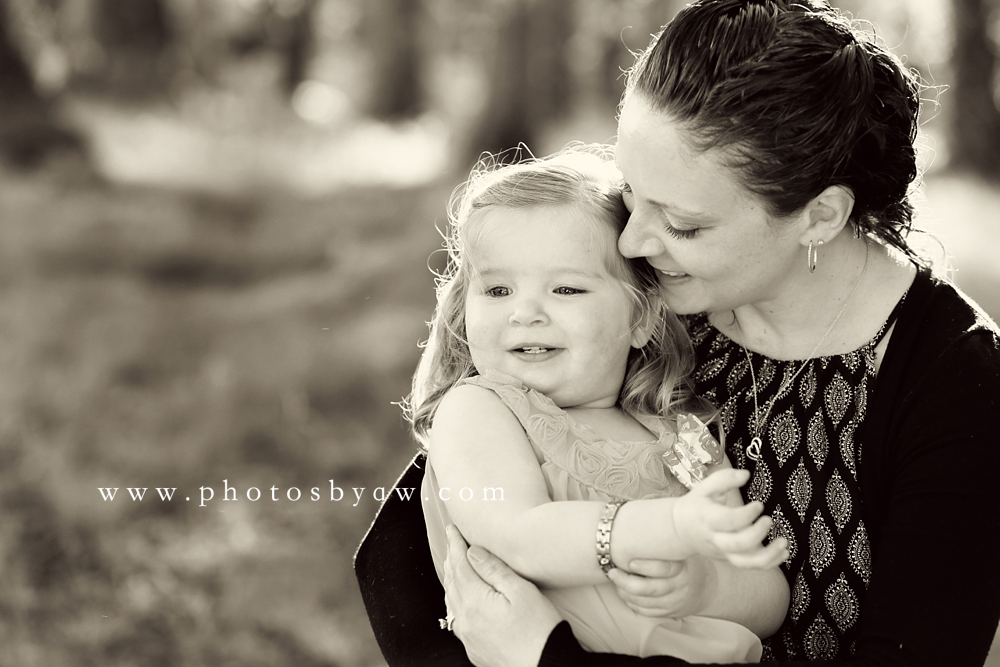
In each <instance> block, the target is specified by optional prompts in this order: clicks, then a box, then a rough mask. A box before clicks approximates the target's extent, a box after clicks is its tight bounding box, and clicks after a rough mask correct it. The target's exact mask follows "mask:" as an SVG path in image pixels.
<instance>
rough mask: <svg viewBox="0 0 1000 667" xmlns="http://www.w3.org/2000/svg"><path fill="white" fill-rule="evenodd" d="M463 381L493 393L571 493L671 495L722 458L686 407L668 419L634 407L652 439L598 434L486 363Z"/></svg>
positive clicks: (552, 477)
mask: <svg viewBox="0 0 1000 667" xmlns="http://www.w3.org/2000/svg"><path fill="white" fill-rule="evenodd" d="M463 383H465V384H473V385H476V386H478V387H482V388H484V389H489V390H491V391H493V392H494V393H496V395H497V397H498V398H500V400H501V401H502V402H503V403H504V405H506V406H507V407H508V408H509V409H510V411H511V412H513V413H514V415H515V416H516V417H517V419H518V421H520V423H521V426H522V427H524V430H525V433H526V434H527V436H528V440H529V441H530V442H531V444H532V446H533V447H534V448H535V449H536V450H537V452H538V453H539V454H540V455H541V460H540V464H541V465H542V469H543V471H546V474H547V477H548V479H549V482H550V486H558V487H560V488H561V487H563V486H564V485H567V484H568V485H569V486H570V487H575V490H569V491H568V493H569V496H570V497H573V498H591V497H592V496H593V498H592V499H607V500H612V499H621V498H627V499H640V498H658V497H676V496H680V495H682V494H683V493H684V492H685V491H686V490H687V489H689V488H690V487H691V486H692V485H693V484H694V483H696V482H697V481H699V480H700V479H702V478H704V476H705V474H706V473H707V471H706V470H705V465H706V464H711V463H718V462H720V461H722V456H723V454H722V447H720V446H719V443H718V442H716V440H715V438H713V437H712V434H711V433H709V431H708V428H707V427H706V426H705V425H704V424H702V422H701V421H700V420H699V419H698V418H697V417H695V416H694V415H691V414H686V413H685V414H681V415H678V416H677V417H676V418H672V419H664V418H661V417H655V416H651V415H637V416H635V419H636V420H637V421H638V422H639V423H640V424H642V425H643V427H645V428H646V429H647V430H648V431H649V432H650V433H652V434H653V436H654V438H655V439H650V440H649V441H646V442H627V441H619V440H612V439H609V438H604V437H602V436H601V435H599V434H598V433H596V432H594V430H593V429H591V428H590V427H589V426H587V425H585V424H581V423H579V422H577V421H576V420H575V419H574V418H573V416H572V415H571V414H570V413H568V412H566V411H565V410H563V409H562V408H560V407H559V406H557V405H556V404H555V403H554V402H553V401H552V399H550V398H548V397H547V396H545V395H544V394H541V393H539V392H537V391H535V390H533V389H529V388H528V387H526V386H525V385H524V384H523V383H522V382H521V381H520V380H518V379H517V378H514V377H512V376H509V375H506V374H504V373H500V372H498V371H494V370H487V371H485V372H484V373H482V374H481V375H478V376H475V377H470V378H466V379H465V380H463ZM595 493H596V496H594V494H595Z"/></svg>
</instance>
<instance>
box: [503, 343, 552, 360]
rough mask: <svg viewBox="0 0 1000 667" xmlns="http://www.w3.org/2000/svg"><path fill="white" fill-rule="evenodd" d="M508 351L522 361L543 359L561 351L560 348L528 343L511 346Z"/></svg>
mask: <svg viewBox="0 0 1000 667" xmlns="http://www.w3.org/2000/svg"><path fill="white" fill-rule="evenodd" d="M509 351H510V353H511V354H513V355H514V356H516V357H517V358H518V359H521V360H522V361H544V360H546V359H551V358H552V357H553V356H555V355H556V354H558V353H560V352H562V348H560V347H550V346H548V345H539V344H537V343H528V344H527V345H518V346H516V347H512V348H511V349H510V350H509Z"/></svg>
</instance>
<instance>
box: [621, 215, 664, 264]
mask: <svg viewBox="0 0 1000 667" xmlns="http://www.w3.org/2000/svg"><path fill="white" fill-rule="evenodd" d="M666 250H667V249H666V247H665V246H664V245H663V242H662V241H661V240H660V238H659V237H658V236H657V235H656V233H655V232H654V231H653V228H652V226H651V225H650V224H649V222H648V221H647V220H645V218H644V217H643V216H641V215H640V214H639V213H638V211H633V212H632V214H631V215H630V216H629V218H628V224H626V225H625V229H624V230H622V233H621V235H620V236H619V237H618V251H619V252H620V253H621V254H622V255H624V256H625V257H656V256H658V255H662V254H663V253H665V252H666Z"/></svg>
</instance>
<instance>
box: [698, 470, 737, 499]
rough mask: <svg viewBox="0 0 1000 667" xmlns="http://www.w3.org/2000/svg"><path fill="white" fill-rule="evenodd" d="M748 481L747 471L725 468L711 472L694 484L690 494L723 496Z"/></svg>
mask: <svg viewBox="0 0 1000 667" xmlns="http://www.w3.org/2000/svg"><path fill="white" fill-rule="evenodd" d="M749 480H750V471H749V470H739V469H735V468H727V469H725V470H719V471H717V472H713V473H712V474H711V475H709V476H708V477H706V478H705V479H703V480H702V481H700V482H698V483H697V484H695V485H694V486H693V487H692V488H691V491H690V493H693V494H695V495H701V496H709V497H710V496H715V495H721V494H725V493H726V492H727V491H729V489H738V488H740V487H741V486H743V485H744V484H746V483H747V482H748V481H749Z"/></svg>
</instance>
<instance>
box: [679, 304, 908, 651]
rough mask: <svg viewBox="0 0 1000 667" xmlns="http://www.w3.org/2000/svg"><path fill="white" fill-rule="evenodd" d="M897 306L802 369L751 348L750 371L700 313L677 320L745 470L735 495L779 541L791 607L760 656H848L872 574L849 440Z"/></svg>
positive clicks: (736, 462) (729, 446) (857, 450)
mask: <svg viewBox="0 0 1000 667" xmlns="http://www.w3.org/2000/svg"><path fill="white" fill-rule="evenodd" d="M904 298H905V296H904ZM900 303H902V299H901V300H900ZM898 310H899V305H897V306H896V309H895V310H894V311H893V313H892V314H891V315H890V316H889V319H888V320H887V321H886V323H885V324H884V325H883V326H882V328H881V330H880V331H879V332H878V334H877V335H876V336H875V337H874V338H872V339H871V340H870V341H869V342H868V343H866V344H865V345H863V346H862V347H860V348H858V349H857V350H855V351H853V352H850V353H848V354H842V355H836V356H830V357H818V358H816V359H811V360H809V361H808V362H805V364H804V366H803V361H801V360H799V361H779V360H775V359H770V358H768V357H765V356H763V355H761V354H757V353H754V352H750V353H749V360H750V362H751V363H752V364H753V368H752V373H751V369H750V366H749V365H748V354H747V352H746V351H744V348H743V347H742V346H740V345H739V344H737V343H735V342H733V341H732V340H730V339H729V338H728V337H727V336H725V335H724V334H722V333H721V332H719V331H718V330H717V329H715V328H714V327H713V326H712V325H711V324H710V323H709V321H708V317H707V316H706V315H704V314H702V315H695V316H691V317H688V318H687V325H688V330H689V332H690V334H691V338H692V340H693V342H694V346H695V356H696V358H697V360H698V367H697V370H696V371H695V374H694V383H695V389H696V391H697V393H698V394H699V395H700V396H703V397H705V398H707V399H708V400H710V401H712V402H713V403H714V404H715V405H716V406H718V407H719V408H720V410H721V421H722V426H723V429H724V432H725V434H726V452H727V454H728V455H729V458H730V460H731V461H732V463H733V466H735V467H737V468H746V469H748V470H750V471H751V472H752V473H753V474H752V477H751V481H750V483H749V484H748V485H747V486H746V487H745V488H744V495H745V499H746V500H747V501H751V500H759V501H761V502H762V503H764V508H765V509H764V511H765V513H766V514H770V516H771V518H772V519H773V521H774V525H773V528H772V529H771V534H770V535H769V539H774V538H775V537H777V536H783V537H785V538H786V539H787V540H788V550H789V553H790V557H789V559H788V561H787V562H786V563H785V564H784V565H782V569H783V571H784V574H785V577H786V578H787V579H788V583H789V586H790V587H791V591H792V599H791V606H790V608H789V610H788V615H787V616H786V618H785V622H784V624H783V625H782V626H781V629H780V630H778V632H777V633H776V634H775V635H774V636H772V637H771V638H770V639H768V640H766V641H765V642H764V657H763V660H765V661H767V660H788V659H799V660H802V659H806V660H820V659H830V658H846V657H849V656H851V655H852V654H853V652H854V642H855V640H856V638H857V635H858V631H859V625H858V617H859V613H860V607H861V601H862V599H863V598H864V595H865V591H866V590H867V589H868V583H869V577H870V574H871V545H870V543H869V540H868V533H867V532H866V530H865V524H864V521H863V520H862V511H861V488H860V486H859V484H858V472H857V471H858V462H859V461H860V457H861V455H862V442H861V441H860V439H859V438H858V437H856V436H857V434H858V432H859V429H860V427H861V425H862V424H863V423H864V419H865V408H866V406H867V405H868V402H869V399H870V398H871V393H872V391H873V389H874V384H875V382H874V381H875V347H876V346H877V345H878V343H879V341H881V340H882V337H883V336H884V335H885V331H886V330H887V329H888V327H889V326H890V324H891V323H892V322H893V321H895V318H896V313H897V312H898ZM800 368H801V372H800ZM796 373H798V375H796ZM754 378H756V384H757V400H756V403H757V405H758V406H759V411H760V418H762V419H764V420H765V421H764V423H763V425H762V428H761V432H760V437H761V439H762V441H763V445H762V446H761V447H760V455H759V456H757V457H756V458H754V457H752V456H750V455H749V454H748V447H749V445H750V444H751V440H752V439H753V437H754V435H755V431H754V425H755V423H756V422H755V419H754V417H755V415H754V410H755V408H754V388H753V380H754ZM779 390H783V391H782V393H781V394H780V395H778V396H777V397H775V395H776V393H777V392H778V391H779ZM772 399H773V400H774V403H773V405H771V406H770V412H768V405H769V403H770V402H771V401H772ZM750 454H754V455H756V452H754V451H752V450H751V452H750Z"/></svg>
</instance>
